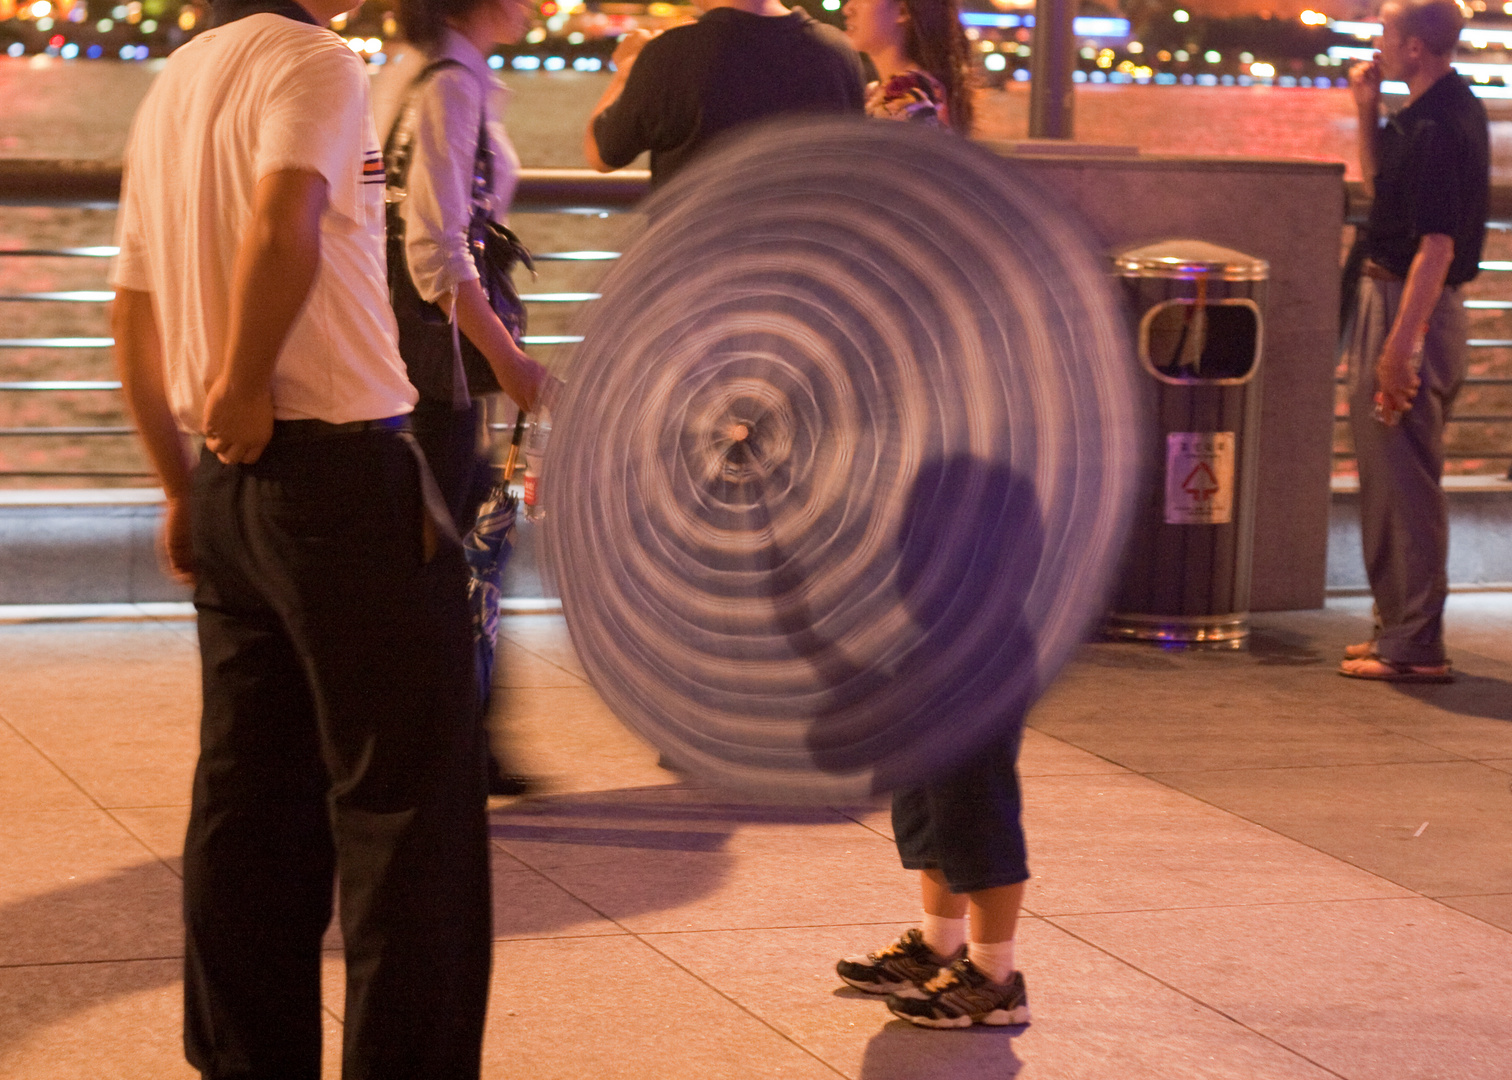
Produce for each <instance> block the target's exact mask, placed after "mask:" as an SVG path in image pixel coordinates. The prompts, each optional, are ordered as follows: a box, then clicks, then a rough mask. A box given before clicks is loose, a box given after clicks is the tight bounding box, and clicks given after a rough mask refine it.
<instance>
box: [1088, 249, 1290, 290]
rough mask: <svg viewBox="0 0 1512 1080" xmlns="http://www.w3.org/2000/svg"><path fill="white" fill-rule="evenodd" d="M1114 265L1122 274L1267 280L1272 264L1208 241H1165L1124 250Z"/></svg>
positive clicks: (1118, 255)
mask: <svg viewBox="0 0 1512 1080" xmlns="http://www.w3.org/2000/svg"><path fill="white" fill-rule="evenodd" d="M1113 265H1114V266H1116V267H1117V268H1118V273H1119V274H1120V276H1122V277H1166V278H1199V277H1202V278H1216V279H1218V280H1220V281H1265V280H1266V279H1267V278H1269V277H1270V263H1268V262H1266V261H1265V260H1264V259H1257V258H1255V256H1253V255H1246V254H1245V253H1244V252H1242V251H1235V250H1234V249H1233V248H1226V247H1219V246H1218V245H1217V244H1209V243H1208V242H1207V241H1205V240H1161V241H1160V242H1158V243H1154V244H1146V245H1144V246H1143V247H1137V248H1130V249H1128V250H1127V251H1121V252H1119V253H1118V254H1117V255H1115V256H1114V257H1113Z"/></svg>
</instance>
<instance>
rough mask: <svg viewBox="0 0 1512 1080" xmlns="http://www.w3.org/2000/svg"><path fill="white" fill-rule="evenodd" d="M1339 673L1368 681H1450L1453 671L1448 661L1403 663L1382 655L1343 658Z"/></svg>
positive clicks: (1349, 677)
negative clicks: (1438, 662) (1440, 662)
mask: <svg viewBox="0 0 1512 1080" xmlns="http://www.w3.org/2000/svg"><path fill="white" fill-rule="evenodd" d="M1339 674H1340V675H1342V676H1344V677H1345V678H1346V679H1365V680H1367V681H1369V682H1390V683H1450V682H1453V681H1454V672H1453V671H1452V670H1450V667H1449V663H1448V662H1447V661H1445V662H1444V663H1442V664H1403V663H1399V662H1397V661H1395V660H1387V659H1386V658H1385V657H1384V656H1362V657H1359V658H1358V659H1353V660H1345V661H1344V663H1342V664H1340V665H1339Z"/></svg>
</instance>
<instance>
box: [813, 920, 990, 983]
mask: <svg viewBox="0 0 1512 1080" xmlns="http://www.w3.org/2000/svg"><path fill="white" fill-rule="evenodd" d="M965 955H966V947H965V946H964V945H963V946H961V947H960V948H959V949H958V950H956V953H955V955H954V956H941V955H940V954H939V953H937V952H935V951H934V950H933V949H931V948H930V947H929V946H928V945H926V944H925V943H924V935H923V934H922V933H920V932H919V929H918V927H915V928H914V929H912V930H909V931H907V932H906V933H904V935H903V936H902V937H900V938H899V939H898V940H897V941H895V942H893V943H892V944H891V945H888V946H887V947H886V948H883V949H878V950H877V951H876V952H874V953H868V954H867V955H865V956H857V957H852V958H850V959H847V960H841V961H840V962H839V963H838V964H836V965H835V971H836V973H838V974H839V976H840V978H842V979H844V980H845V981H846V982H847V983H849V984H850V985H851V986H854V987H855V988H856V989H857V990H864V991H865V992H866V993H868V994H905V995H907V994H917V993H919V992H920V990H919V988H920V987H922V986H923V985H924V984H925V983H927V982H928V981H929V980H930V979H933V978H934V977H935V976H936V975H938V974H939V973H940V969H941V968H945V967H949V966H950V964H951V962H952V961H953V960H957V959H960V958H961V957H964V956H965Z"/></svg>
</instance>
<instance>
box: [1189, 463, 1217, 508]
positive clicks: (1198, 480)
mask: <svg viewBox="0 0 1512 1080" xmlns="http://www.w3.org/2000/svg"><path fill="white" fill-rule="evenodd" d="M1218 486H1219V485H1218V476H1217V474H1215V473H1214V472H1213V468H1212V466H1211V465H1209V464H1208V463H1207V462H1205V461H1199V462H1198V463H1197V464H1196V465H1195V466H1193V467H1192V471H1191V472H1189V473H1187V478H1186V479H1185V480H1183V481H1182V482H1181V490H1182V491H1184V492H1186V493H1187V494H1188V495H1190V496H1191V497H1192V499H1193V501H1194V502H1200V503H1205V502H1207V501H1208V500H1209V499H1211V498H1212V497H1213V496H1214V495H1216V494H1218Z"/></svg>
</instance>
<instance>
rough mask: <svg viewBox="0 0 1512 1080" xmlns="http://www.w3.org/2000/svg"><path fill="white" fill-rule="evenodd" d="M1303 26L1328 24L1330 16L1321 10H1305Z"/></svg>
mask: <svg viewBox="0 0 1512 1080" xmlns="http://www.w3.org/2000/svg"><path fill="white" fill-rule="evenodd" d="M1301 18H1302V25H1303V26H1327V25H1328V16H1327V15H1325V14H1323V13H1322V12H1321V11H1304V12H1303V13H1302V16H1301Z"/></svg>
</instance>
